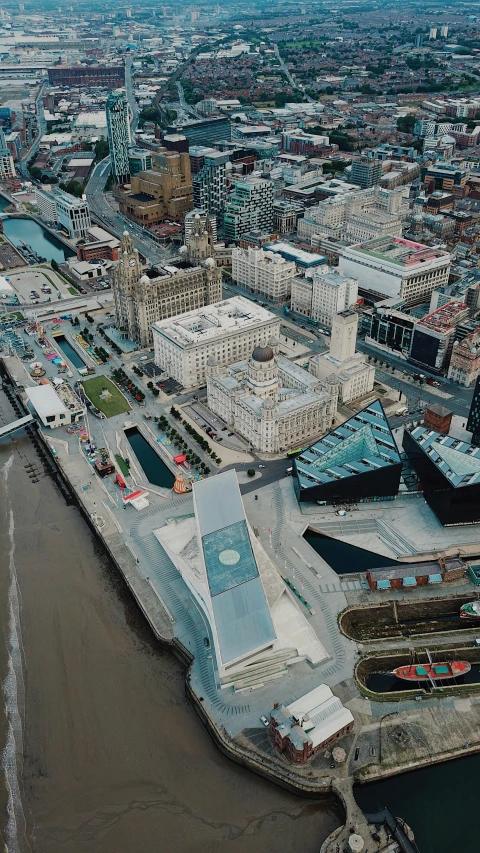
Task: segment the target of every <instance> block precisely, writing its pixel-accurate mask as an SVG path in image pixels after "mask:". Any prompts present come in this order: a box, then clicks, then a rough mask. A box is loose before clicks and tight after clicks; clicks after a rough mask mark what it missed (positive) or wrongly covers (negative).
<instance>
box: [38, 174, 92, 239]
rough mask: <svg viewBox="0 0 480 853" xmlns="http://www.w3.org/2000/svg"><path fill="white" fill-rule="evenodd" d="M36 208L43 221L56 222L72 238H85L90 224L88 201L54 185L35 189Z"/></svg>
mask: <svg viewBox="0 0 480 853" xmlns="http://www.w3.org/2000/svg"><path fill="white" fill-rule="evenodd" d="M35 197H36V202H37V210H38V212H39V213H40V215H41V217H42V219H44V220H45V222H58V224H59V225H62V226H63V227H64V228H65V230H66V231H68V235H69V237H71V238H72V240H80V239H81V238H83V239H85V238H86V237H87V236H88V232H89V230H90V228H91V226H92V222H91V219H90V208H89V206H88V202H86V201H85V200H84V199H81V198H75V196H73V195H70V193H66V192H63V190H59V189H57V188H56V187H55V188H54V189H51V190H41V189H39V188H37V189H36V190H35Z"/></svg>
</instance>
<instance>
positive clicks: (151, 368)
mask: <svg viewBox="0 0 480 853" xmlns="http://www.w3.org/2000/svg"><path fill="white" fill-rule="evenodd" d="M138 366H139V368H140V370H141V371H142V373H144V374H145V376H149V377H150V379H154V378H155V376H162V374H163V372H164V371H163V370H161V369H160V368H159V367H157V365H156V364H155V362H154V361H145V362H142V361H139V362H138Z"/></svg>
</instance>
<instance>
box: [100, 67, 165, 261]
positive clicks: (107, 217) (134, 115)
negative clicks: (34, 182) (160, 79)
mask: <svg viewBox="0 0 480 853" xmlns="http://www.w3.org/2000/svg"><path fill="white" fill-rule="evenodd" d="M125 91H126V96H127V100H128V104H129V107H130V118H131V121H130V131H131V136H132V141H133V140H134V138H135V130H136V128H137V124H138V119H139V112H138V106H137V102H136V101H135V97H134V94H133V80H132V60H131V59H128V60H127V62H126V63H125ZM110 168H111V165H110V157H106V158H105V160H101V161H100V163H97V165H96V166H95V167H94V169H93V171H92V173H91V175H90V180H89V182H88V185H87V188H86V190H85V192H86V196H87V201H88V204H89V207H90V212H91V213H92V214H93V215H94V216H95V217H96V219H97V220H98V222H99V223H100V225H102V226H103V227H104V228H106V229H107V231H109V232H110V233H111V234H114V235H115V236H116V237H118V238H119V239H121V237H122V234H123V232H124V231H125V230H127V231H129V232H130V234H131V235H132V238H133V242H134V244H135V248H136V249H138V251H139V252H140V254H141V255H142V256H143V257H144V258H145V261H146V262H147V263H149V264H153V265H155V264H162V263H165V261H166V260H167V259H168V258H171V257H172V252H171V250H169V249H164V248H162V247H160V246H157V244H156V243H155V241H154V240H153V238H152V237H151V236H150V235H149V234H148V231H146V230H145V229H144V228H142V227H141V226H140V225H137V224H136V223H135V222H132V221H131V220H130V219H127V217H126V216H123V214H122V213H120V212H119V211H118V210H117V209H116V208H115V207H114V206H113V205H112V204H111V202H110V199H109V197H108V196H107V195H106V194H105V192H104V187H105V184H106V182H107V178H108V176H109V174H110Z"/></svg>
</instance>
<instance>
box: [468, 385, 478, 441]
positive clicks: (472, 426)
mask: <svg viewBox="0 0 480 853" xmlns="http://www.w3.org/2000/svg"><path fill="white" fill-rule="evenodd" d="M466 428H467V430H468V431H469V432H471V433H472V444H474V445H475V447H480V376H477V381H476V382H475V389H474V392H473V397H472V402H471V403H470V411H469V413H468V420H467V427H466Z"/></svg>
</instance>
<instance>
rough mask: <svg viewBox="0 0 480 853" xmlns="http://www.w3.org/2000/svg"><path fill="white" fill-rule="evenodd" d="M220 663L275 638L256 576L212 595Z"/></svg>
mask: <svg viewBox="0 0 480 853" xmlns="http://www.w3.org/2000/svg"><path fill="white" fill-rule="evenodd" d="M212 605H213V613H214V617H215V626H216V629H217V635H218V641H219V646H220V653H221V656H222V661H223V663H228V662H229V661H234V660H237V658H240V657H242V656H243V655H245V654H248V652H250V651H253V650H254V649H257V648H260V647H262V646H266V645H268V644H269V643H271V642H273V641H274V640H275V637H276V635H275V628H274V627H273V622H272V617H271V616H270V611H269V609H268V606H267V604H266V600H265V593H264V591H263V586H262V581H261V580H260V578H259V577H257V578H254V579H253V580H250V581H248V582H247V583H244V584H241V585H240V586H236V587H233V588H231V589H228V590H226V591H225V592H222V593H219V594H218V595H216V596H215V597H214V598H212Z"/></svg>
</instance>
